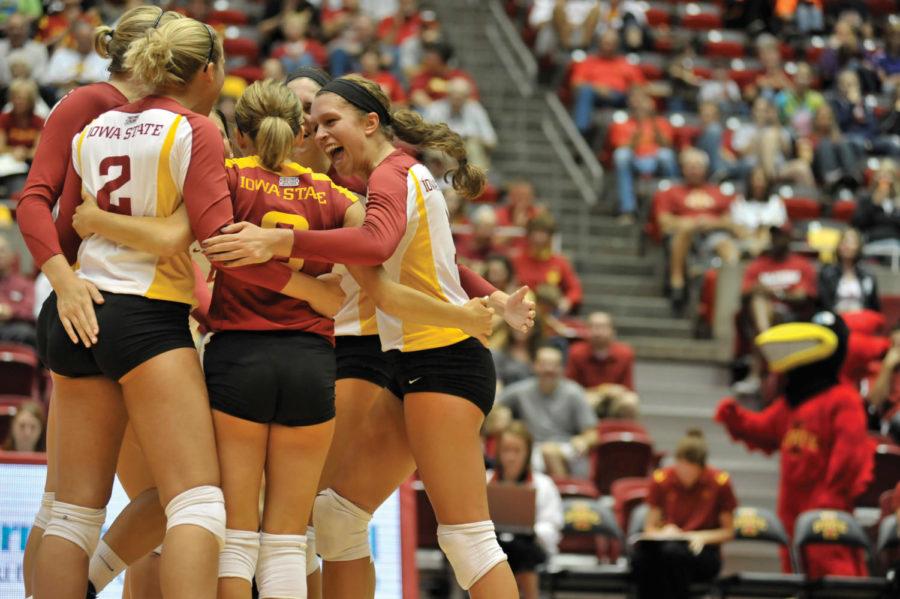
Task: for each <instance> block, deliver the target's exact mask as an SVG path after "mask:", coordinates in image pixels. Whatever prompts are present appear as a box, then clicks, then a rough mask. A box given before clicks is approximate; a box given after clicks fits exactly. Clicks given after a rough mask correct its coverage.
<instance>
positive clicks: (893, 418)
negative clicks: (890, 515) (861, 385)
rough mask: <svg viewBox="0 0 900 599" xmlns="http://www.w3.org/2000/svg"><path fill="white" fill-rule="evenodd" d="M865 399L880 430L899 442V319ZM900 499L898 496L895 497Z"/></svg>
mask: <svg viewBox="0 0 900 599" xmlns="http://www.w3.org/2000/svg"><path fill="white" fill-rule="evenodd" d="M877 372H878V374H876V375H875V379H874V380H873V381H872V384H871V386H870V387H869V395H868V397H867V398H866V401H867V402H868V403H869V405H870V406H871V408H872V409H873V410H874V411H875V413H877V414H879V415H880V416H881V421H882V423H883V425H882V430H886V432H888V433H889V434H890V435H891V436H892V437H893V438H894V440H895V441H897V442H898V443H900V321H898V322H897V323H896V324H894V328H893V330H892V331H891V348H890V349H889V350H888V351H887V353H886V354H885V355H884V359H883V360H882V361H881V364H880V365H879V366H878V371H877ZM897 499H898V500H900V497H898V498H897Z"/></svg>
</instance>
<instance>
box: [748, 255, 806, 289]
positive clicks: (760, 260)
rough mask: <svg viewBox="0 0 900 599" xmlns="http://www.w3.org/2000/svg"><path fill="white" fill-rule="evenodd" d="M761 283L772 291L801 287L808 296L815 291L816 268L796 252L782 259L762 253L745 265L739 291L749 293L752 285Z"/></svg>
mask: <svg viewBox="0 0 900 599" xmlns="http://www.w3.org/2000/svg"><path fill="white" fill-rule="evenodd" d="M757 283H761V284H762V285H764V286H765V287H767V288H768V289H771V290H772V291H781V292H787V291H795V290H797V289H802V290H803V291H805V292H806V295H807V296H809V297H815V295H816V292H817V283H816V268H815V267H814V266H813V265H812V263H811V262H810V261H809V260H807V259H806V258H804V257H803V256H798V255H797V254H790V255H788V257H787V258H785V259H784V260H775V259H774V258H772V257H771V256H769V255H767V254H763V255H761V256H759V257H757V258H756V259H754V260H753V262H751V263H750V265H749V266H747V270H746V271H744V281H743V283H742V284H741V293H744V294H746V293H750V291H751V290H752V289H753V287H754V286H755V285H756V284H757Z"/></svg>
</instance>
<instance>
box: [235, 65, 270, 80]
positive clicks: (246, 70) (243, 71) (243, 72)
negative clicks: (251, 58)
mask: <svg viewBox="0 0 900 599" xmlns="http://www.w3.org/2000/svg"><path fill="white" fill-rule="evenodd" d="M228 74H229V75H234V76H235V77H240V78H241V79H243V80H244V81H246V82H247V83H253V82H254V81H259V80H260V79H262V78H263V70H262V69H261V68H260V67H257V66H253V65H246V66H243V67H235V68H233V69H228Z"/></svg>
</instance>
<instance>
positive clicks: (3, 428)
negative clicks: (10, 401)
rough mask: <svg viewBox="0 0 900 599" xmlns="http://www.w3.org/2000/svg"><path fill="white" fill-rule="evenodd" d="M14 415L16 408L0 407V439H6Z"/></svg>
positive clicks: (10, 406)
mask: <svg viewBox="0 0 900 599" xmlns="http://www.w3.org/2000/svg"><path fill="white" fill-rule="evenodd" d="M15 415H16V406H13V405H0V439H6V436H7V435H8V434H9V427H10V426H12V419H13V417H14V416H15Z"/></svg>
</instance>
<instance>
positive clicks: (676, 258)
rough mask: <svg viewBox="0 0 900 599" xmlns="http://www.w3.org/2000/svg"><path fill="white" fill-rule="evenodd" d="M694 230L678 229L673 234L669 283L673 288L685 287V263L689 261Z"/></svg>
mask: <svg viewBox="0 0 900 599" xmlns="http://www.w3.org/2000/svg"><path fill="white" fill-rule="evenodd" d="M693 239H694V232H693V231H692V230H690V229H678V230H677V231H676V232H675V233H674V235H672V244H671V249H672V255H671V256H669V260H670V262H669V284H670V285H671V286H672V288H676V289H680V288H682V287H684V279H685V276H684V265H685V263H686V262H687V256H688V252H690V251H691V241H692V240H693Z"/></svg>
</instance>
